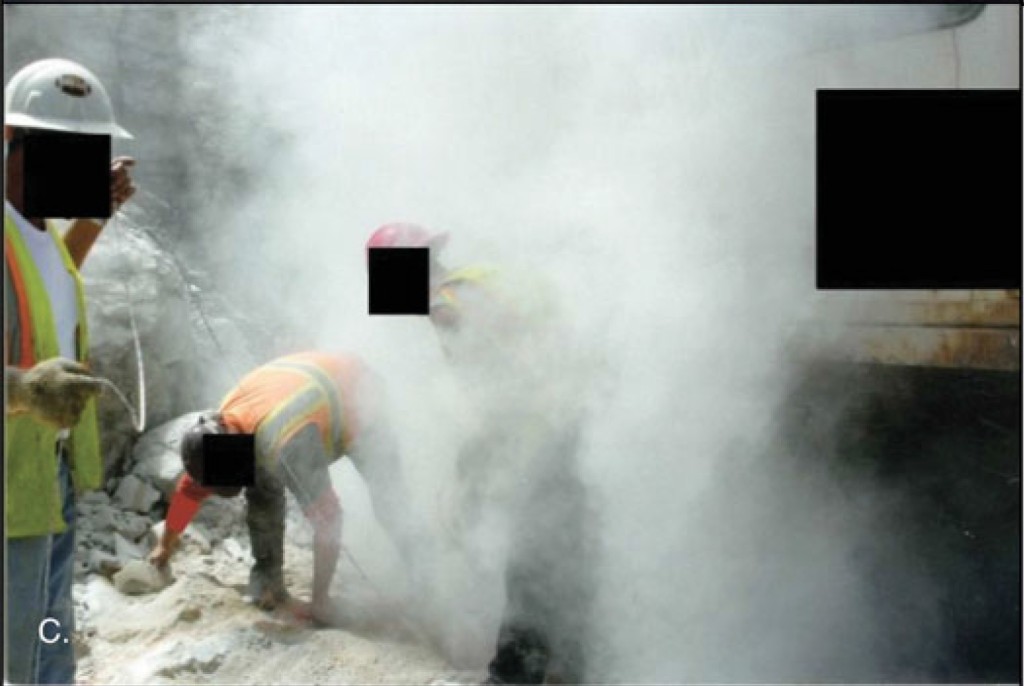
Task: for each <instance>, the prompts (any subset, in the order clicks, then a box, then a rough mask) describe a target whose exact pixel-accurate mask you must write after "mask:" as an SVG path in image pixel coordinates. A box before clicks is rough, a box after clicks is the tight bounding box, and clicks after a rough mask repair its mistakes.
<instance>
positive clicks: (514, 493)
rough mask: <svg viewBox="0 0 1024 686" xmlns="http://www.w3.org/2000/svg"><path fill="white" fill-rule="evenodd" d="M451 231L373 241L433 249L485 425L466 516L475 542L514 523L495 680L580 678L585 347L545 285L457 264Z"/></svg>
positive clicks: (412, 228) (456, 361)
mask: <svg viewBox="0 0 1024 686" xmlns="http://www.w3.org/2000/svg"><path fill="white" fill-rule="evenodd" d="M446 241H447V234H438V235H434V234H431V233H430V232H428V231H426V230H425V229H423V228H422V227H419V226H417V225H414V224H406V223H395V224H388V225H385V226H382V227H380V228H379V229H377V231H375V232H374V233H373V234H372V236H371V238H370V239H369V241H368V243H367V247H368V248H373V247H377V248H387V247H429V248H430V250H431V255H430V265H431V266H430V288H431V303H430V320H431V322H432V324H433V325H434V327H435V329H436V331H437V333H438V335H439V338H440V342H441V345H442V347H443V349H444V351H445V354H446V356H447V358H448V360H449V362H450V363H451V365H452V367H453V369H454V371H455V372H456V374H457V376H458V377H461V380H462V381H463V383H462V386H463V389H464V391H465V392H466V393H467V394H469V395H470V397H471V398H472V400H473V403H472V405H473V407H475V408H476V409H477V410H478V411H479V412H480V419H481V421H480V423H479V426H480V428H479V430H478V431H477V432H476V433H475V435H474V436H473V437H472V438H471V439H470V440H469V441H468V443H467V444H466V445H464V446H463V448H462V450H461V451H460V456H459V459H458V463H457V482H458V489H459V490H460V491H461V494H460V495H459V496H457V500H458V501H459V502H458V507H459V509H460V510H461V516H459V517H458V518H457V520H456V522H457V523H459V526H460V528H461V530H462V534H463V538H464V539H465V538H467V537H468V536H469V535H470V533H471V531H470V529H471V528H472V527H473V525H474V524H475V523H482V524H480V531H481V532H482V533H483V535H485V536H496V535H499V536H500V535H503V534H501V533H496V532H498V531H499V529H498V528H496V527H497V524H495V523H496V522H501V521H504V522H506V523H510V524H508V528H507V530H506V532H505V534H504V535H506V536H507V541H508V544H509V547H508V560H507V563H506V566H505V582H506V603H505V608H504V611H503V616H502V621H501V626H500V629H499V633H498V637H497V641H496V646H495V652H494V655H493V657H492V659H491V660H490V663H489V665H488V681H489V682H490V683H542V682H543V681H544V680H545V679H546V678H547V679H559V680H561V681H564V682H567V683H579V682H581V681H582V680H583V678H584V675H585V671H584V669H585V664H584V649H585V644H586V631H587V617H588V612H589V607H590V605H591V593H592V580H591V578H590V573H591V568H592V566H593V545H592V541H591V539H590V534H589V530H588V528H587V524H588V522H591V521H592V516H591V513H590V512H589V510H588V505H587V496H586V492H585V489H584V487H583V484H582V483H581V481H580V478H579V476H578V470H577V452H578V442H579V434H580V426H581V424H582V409H581V408H579V407H575V406H574V405H576V404H578V403H576V402H574V401H575V400H577V399H578V397H579V395H580V393H579V388H578V385H577V384H576V382H577V380H578V376H577V375H576V374H575V373H574V370H575V369H576V367H575V366H574V365H575V364H576V362H575V359H574V356H575V352H574V350H573V346H572V345H571V344H570V343H569V339H568V337H567V336H566V333H565V331H564V330H563V328H562V327H561V326H560V322H559V317H558V312H557V306H556V304H555V302H554V300H553V298H552V297H551V296H550V289H549V288H546V287H545V284H543V282H539V281H538V280H536V279H533V278H531V277H530V276H529V275H524V274H522V273H513V272H512V270H511V269H509V268H507V267H506V268H504V269H498V268H494V267H490V266H482V265H477V266H470V267H464V268H462V269H456V270H448V269H446V268H445V267H444V266H443V265H442V264H441V262H440V261H439V259H438V253H439V251H440V249H441V248H442V247H443V246H444V245H445V243H446Z"/></svg>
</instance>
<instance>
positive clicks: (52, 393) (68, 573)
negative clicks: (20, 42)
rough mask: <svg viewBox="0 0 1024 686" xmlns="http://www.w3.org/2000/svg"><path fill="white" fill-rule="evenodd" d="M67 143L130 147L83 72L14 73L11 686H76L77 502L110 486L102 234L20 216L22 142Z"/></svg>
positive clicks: (7, 95) (126, 194) (126, 163)
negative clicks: (83, 272)
mask: <svg viewBox="0 0 1024 686" xmlns="http://www.w3.org/2000/svg"><path fill="white" fill-rule="evenodd" d="M69 133H71V134H87V135H94V136H116V137H119V138H131V135H130V134H129V133H128V132H127V131H125V130H124V129H123V128H121V127H120V126H118V124H117V123H116V122H115V121H114V116H113V110H112V108H111V104H110V99H109V98H108V97H107V92H106V90H105V89H104V87H103V84H102V83H100V81H99V79H97V78H96V76H95V75H94V74H93V73H92V72H90V71H89V70H88V69H86V68H84V67H82V66H81V65H79V64H75V63H74V62H70V61H67V60H59V59H47V60H41V61H38V62H33V63H31V64H29V65H28V66H26V67H24V68H23V69H21V70H20V71H19V72H17V73H16V74H15V75H14V76H13V77H12V78H11V81H10V82H9V83H8V84H7V87H6V88H5V90H4V150H5V153H4V166H5V169H6V185H5V188H4V253H5V259H4V305H5V307H4V387H5V391H6V394H7V396H6V397H7V402H6V406H5V408H4V409H5V412H4V419H5V427H4V428H5V430H4V466H5V469H6V479H5V481H4V485H5V489H6V491H5V496H6V511H5V517H6V522H5V524H6V541H5V543H6V550H5V552H6V555H5V562H6V565H7V577H6V582H7V588H6V591H7V593H6V600H7V602H6V604H5V612H6V622H5V631H4V634H5V635H6V645H5V653H6V654H5V659H4V665H5V678H6V679H7V680H8V681H10V682H14V683H74V681H75V657H74V650H73V645H72V642H71V640H70V639H71V636H72V633H73V632H74V627H75V621H74V619H75V618H74V606H73V603H72V600H71V582H72V575H73V563H74V552H75V492H76V491H84V490H91V489H96V488H99V487H100V485H101V484H102V482H103V461H102V459H101V456H100V449H99V435H98V428H97V422H96V407H95V401H94V396H95V394H96V393H97V392H99V390H100V388H101V386H100V385H99V382H98V380H97V379H95V378H93V377H92V376H91V375H90V373H89V371H88V369H87V368H86V365H87V361H88V354H89V338H88V326H87V322H86V310H85V297H84V292H83V289H82V281H81V278H80V277H79V273H78V270H79V269H80V268H81V266H82V263H83V262H84V260H85V257H86V255H87V254H88V253H89V249H90V248H91V247H92V245H93V243H94V242H95V240H96V238H97V237H98V236H99V233H100V232H101V230H102V228H103V225H104V222H103V221H102V220H99V221H97V220H89V219H76V220H73V221H72V222H71V225H70V227H69V229H68V230H67V231H66V232H65V233H64V235H63V236H61V235H60V234H59V233H58V231H57V229H56V228H55V227H54V226H53V225H52V223H50V222H49V221H47V219H48V218H44V217H34V216H33V217H26V216H25V214H26V205H25V197H26V193H25V176H24V168H25V158H26V155H25V147H24V141H25V138H26V136H28V135H44V134H45V135H50V136H52V137H53V140H56V141H60V140H61V138H60V136H61V134H69ZM133 163H134V161H133V160H131V159H130V158H116V159H114V160H113V162H112V167H111V181H110V199H111V205H112V206H111V212H115V211H117V210H118V209H119V208H120V206H121V205H122V204H123V203H124V202H126V201H127V200H128V198H130V197H131V195H132V194H133V193H134V191H135V188H134V186H133V185H132V182H131V178H130V177H129V174H128V168H129V167H130V166H131V165H132V164H133ZM37 190H38V189H37ZM44 619H52V620H55V621H54V622H52V623H48V624H47V625H45V626H46V627H47V631H48V632H49V633H50V634H54V635H55V636H56V637H57V640H54V641H52V642H50V641H47V642H43V641H41V640H40V631H41V627H40V624H41V623H42V622H43V620H44Z"/></svg>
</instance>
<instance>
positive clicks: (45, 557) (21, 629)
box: [4, 536, 59, 684]
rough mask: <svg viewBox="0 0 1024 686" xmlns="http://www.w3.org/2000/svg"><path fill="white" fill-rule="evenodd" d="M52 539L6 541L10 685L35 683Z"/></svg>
mask: <svg viewBox="0 0 1024 686" xmlns="http://www.w3.org/2000/svg"><path fill="white" fill-rule="evenodd" d="M51 538H52V537H51V536H28V537H25V538H8V539H6V543H7V546H6V548H7V549H6V551H5V552H6V555H5V559H4V563H5V565H6V567H7V577H6V579H5V582H6V586H7V588H6V589H5V590H6V591H7V594H6V595H7V597H6V601H7V602H6V603H4V614H5V615H6V617H5V618H4V619H5V622H4V639H5V643H6V645H5V646H4V647H5V648H6V651H5V652H6V654H5V656H4V657H5V660H4V679H5V680H6V681H7V682H9V683H12V684H34V683H36V672H37V667H38V664H39V646H40V645H41V642H40V640H39V624H40V623H41V622H42V621H43V619H44V618H45V617H46V580H47V576H48V575H47V567H48V566H49V563H50V549H51V547H52V545H51ZM58 631H59V629H58V628H57V627H53V626H52V625H51V624H49V623H48V624H47V626H45V627H44V633H45V634H46V635H47V636H50V635H53V634H54V633H56V632H58Z"/></svg>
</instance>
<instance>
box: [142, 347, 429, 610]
mask: <svg viewBox="0 0 1024 686" xmlns="http://www.w3.org/2000/svg"><path fill="white" fill-rule="evenodd" d="M382 393H383V389H382V387H381V382H380V380H379V378H378V377H377V376H376V375H375V374H374V373H373V372H371V371H370V370H369V369H368V368H367V367H366V366H365V365H364V364H363V363H362V362H361V361H360V360H358V359H357V358H356V357H354V356H351V355H330V354H326V353H320V352H305V353H299V354H295V355H288V356H285V357H281V358H278V359H276V360H273V361H271V362H269V363H267V364H265V365H263V366H261V367H258V368H257V369H255V370H254V371H252V372H250V373H249V374H247V375H246V376H245V377H244V378H242V380H241V381H240V382H239V383H238V385H237V386H236V387H235V388H234V389H233V390H232V391H230V392H229V393H228V394H227V396H226V397H225V398H224V400H223V402H222V403H221V405H220V409H219V411H217V412H207V413H204V414H203V415H202V416H200V418H199V420H198V421H197V423H196V425H195V426H194V427H192V428H191V429H189V430H188V431H187V432H186V434H185V435H184V436H183V438H182V442H181V456H182V461H183V462H184V467H185V473H184V474H183V475H182V476H181V478H180V479H179V481H178V485H177V487H176V490H175V492H174V495H173V496H172V498H171V504H170V509H169V510H168V512H167V521H166V522H165V526H164V532H163V535H162V537H161V540H160V541H159V543H158V545H157V546H156V548H154V550H153V552H152V553H151V554H150V557H149V559H150V561H151V562H152V563H153V564H155V565H156V566H158V567H162V566H164V565H165V564H166V563H167V561H168V560H169V559H170V557H171V555H172V553H173V552H174V549H175V548H176V546H177V544H178V541H179V538H180V536H181V534H182V532H183V531H184V530H185V527H186V526H188V523H189V522H190V521H191V519H192V517H193V516H194V515H195V513H196V512H197V511H198V509H199V506H200V504H201V503H202V501H203V500H204V499H205V498H206V497H208V496H209V495H218V496H221V497H225V498H230V497H234V496H237V495H239V493H241V491H242V489H241V488H223V487H220V488H207V487H204V486H202V485H201V484H200V483H199V480H200V479H201V478H202V477H201V475H202V474H203V463H204V454H203V440H202V439H203V435H204V434H207V433H215V434H216V433H248V434H254V435H255V452H256V456H255V461H256V469H255V479H254V483H253V485H252V486H250V487H247V488H246V489H245V497H246V500H247V501H248V508H247V515H246V520H247V523H248V526H249V537H250V540H251V544H252V555H253V558H254V559H255V563H254V565H253V567H252V570H251V572H250V577H249V595H250V596H251V597H252V598H253V599H254V601H255V602H256V603H257V604H258V605H259V606H260V607H261V608H263V609H273V608H274V607H277V606H278V605H279V604H282V603H289V606H290V607H292V608H293V609H296V610H297V611H298V612H299V614H304V615H306V616H309V617H312V618H313V619H317V620H319V621H323V622H328V621H329V618H330V616H331V614H330V610H331V608H332V603H331V599H330V596H329V590H330V585H331V578H332V577H333V575H334V568H335V566H336V564H337V560H338V554H339V551H340V546H341V541H340V537H341V507H340V505H339V503H338V499H337V496H336V495H335V493H334V489H333V488H332V487H331V480H330V476H329V475H328V471H327V468H328V466H329V465H330V464H331V463H333V462H334V461H336V460H338V459H339V458H340V457H342V456H344V455H347V456H349V457H350V458H351V459H352V462H353V464H354V465H355V467H356V469H357V470H358V471H359V473H360V475H361V476H362V477H363V478H364V480H365V481H366V485H367V487H368V490H369V492H370V496H371V499H372V502H373V508H374V512H375V514H376V516H377V519H378V521H380V523H381V524H382V525H383V526H384V528H385V529H386V530H387V531H388V533H389V534H390V535H391V536H392V538H393V540H394V541H395V543H396V544H397V546H398V549H399V552H400V553H401V554H402V557H403V559H404V560H405V562H406V563H407V564H410V565H411V564H413V558H414V550H415V548H417V546H418V544H419V541H417V540H416V539H415V538H414V536H413V534H412V526H411V523H410V521H409V519H408V518H407V517H406V516H404V513H403V509H402V508H403V507H405V506H406V505H407V503H408V499H407V498H406V496H405V486H404V482H403V479H402V474H401V471H400V468H399V462H398V450H397V444H396V441H395V438H394V436H393V435H392V433H391V431H390V429H389V428H388V425H387V420H386V417H385V411H384V397H383V395H382ZM285 488H287V489H288V490H289V491H291V493H292V495H293V496H295V499H296V501H297V502H298V504H299V506H300V507H301V508H302V511H303V513H304V514H305V516H306V518H307V519H308V520H309V521H310V523H311V524H312V525H313V530H314V539H313V545H314V558H313V560H314V565H313V598H312V605H311V606H309V605H304V604H302V603H298V602H295V601H292V599H291V598H290V596H289V594H288V592H287V590H286V589H285V586H284V576H283V566H284V526H285V492H284V489H285Z"/></svg>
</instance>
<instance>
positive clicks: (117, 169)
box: [110, 157, 135, 212]
mask: <svg viewBox="0 0 1024 686" xmlns="http://www.w3.org/2000/svg"><path fill="white" fill-rule="evenodd" d="M134 165H135V160H134V159H133V158H131V157H115V158H114V160H113V162H111V164H110V200H111V205H112V206H111V208H110V210H111V212H117V211H118V210H119V209H121V206H122V205H124V204H125V203H126V202H128V199H129V198H130V197H132V196H133V195H135V184H134V183H132V177H131V175H130V174H129V170H130V169H131V167H133V166H134Z"/></svg>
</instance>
